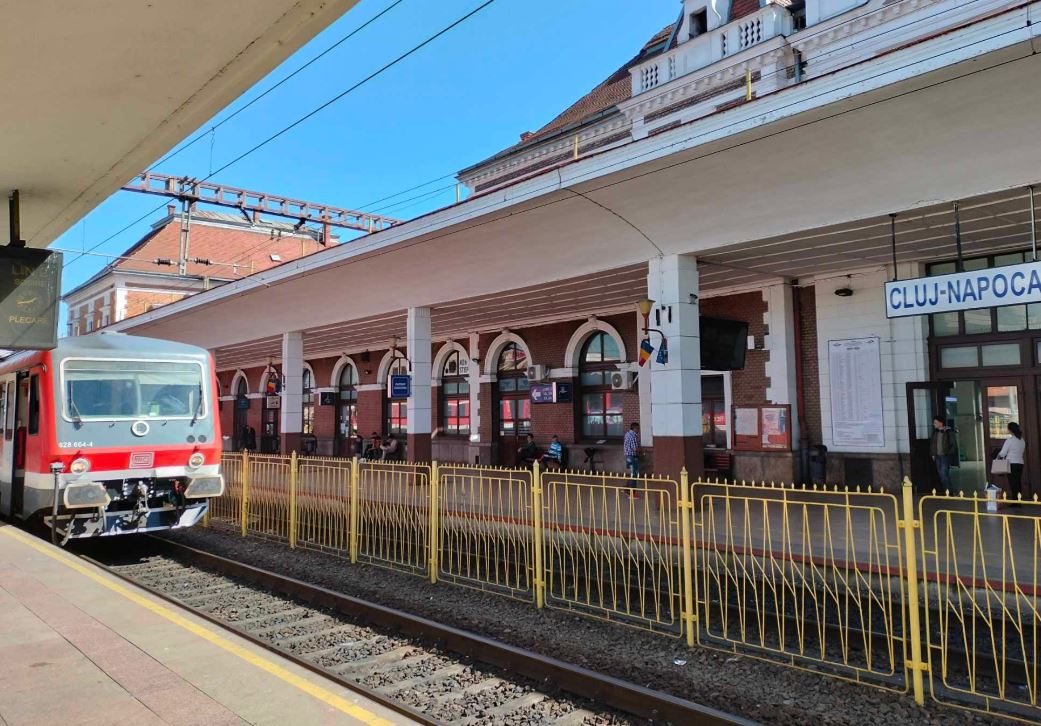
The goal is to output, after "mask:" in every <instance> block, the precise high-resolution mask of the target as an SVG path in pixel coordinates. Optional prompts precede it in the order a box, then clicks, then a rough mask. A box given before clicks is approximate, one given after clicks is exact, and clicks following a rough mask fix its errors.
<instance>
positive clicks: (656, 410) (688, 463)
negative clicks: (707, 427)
mask: <svg viewBox="0 0 1041 726" xmlns="http://www.w3.org/2000/svg"><path fill="white" fill-rule="evenodd" d="M698 291H699V286H698V267H697V261H696V260H695V258H694V257H692V256H690V255H666V256H664V257H660V258H655V259H652V260H651V262H650V265H649V270H648V275H647V292H648V297H650V298H651V299H652V300H654V301H655V305H654V309H653V310H652V311H651V316H650V321H649V322H650V327H651V328H657V329H659V330H661V331H662V333H664V335H665V337H666V338H667V339H668V345H669V358H668V362H667V363H665V364H664V365H662V364H659V363H657V362H655V358H656V355H655V356H652V358H651V360H650V361H649V362H648V364H647V365H649V366H650V368H651V423H652V426H653V431H654V456H655V468H656V469H658V470H660V471H662V473H665V474H669V475H673V476H675V475H677V474H678V471H679V468H680V467H681V466H685V467H686V468H687V469H688V471H691V472H693V473H695V474H700V473H701V471H702V469H703V467H704V460H703V459H702V449H703V443H702V433H703V429H702V421H701V337H700V314H699V305H698ZM659 316H660V319H659ZM651 342H652V343H653V344H655V346H656V347H657V346H658V345H660V342H661V339H660V336H658V335H657V334H654V333H652V334H651ZM645 367H646V366H645ZM659 463H660V466H659Z"/></svg>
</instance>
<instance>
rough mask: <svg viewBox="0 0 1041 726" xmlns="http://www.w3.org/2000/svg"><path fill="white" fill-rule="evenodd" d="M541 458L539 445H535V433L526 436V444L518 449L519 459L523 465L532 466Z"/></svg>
mask: <svg viewBox="0 0 1041 726" xmlns="http://www.w3.org/2000/svg"><path fill="white" fill-rule="evenodd" d="M538 458H539V447H538V446H536V445H535V436H534V434H528V435H527V436H526V437H525V443H524V446H522V447H520V448H519V449H517V460H518V461H519V462H520V464H521V465H522V466H531V465H532V464H534V463H535V461H536V460H537V459H538Z"/></svg>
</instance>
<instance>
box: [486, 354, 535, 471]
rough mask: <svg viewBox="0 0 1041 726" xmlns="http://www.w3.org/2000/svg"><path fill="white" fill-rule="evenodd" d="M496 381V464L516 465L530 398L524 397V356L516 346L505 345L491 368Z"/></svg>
mask: <svg viewBox="0 0 1041 726" xmlns="http://www.w3.org/2000/svg"><path fill="white" fill-rule="evenodd" d="M495 373H496V380H497V382H498V391H499V405H498V414H499V421H498V433H499V463H500V464H503V465H506V466H510V465H513V464H515V463H516V454H517V449H518V448H519V447H520V445H521V444H522V443H523V442H522V441H521V440H520V439H521V437H523V436H524V435H525V434H527V433H528V432H529V431H531V399H530V398H529V397H528V388H529V387H530V384H529V383H528V356H527V354H526V353H525V352H524V349H523V348H521V347H520V346H519V345H517V344H516V343H512V342H511V343H507V344H506V347H505V348H503V349H502V352H501V353H499V360H498V361H497V362H496V366H495Z"/></svg>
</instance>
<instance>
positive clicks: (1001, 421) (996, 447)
mask: <svg viewBox="0 0 1041 726" xmlns="http://www.w3.org/2000/svg"><path fill="white" fill-rule="evenodd" d="M983 387H984V389H983V392H984V398H983V400H984V404H985V406H986V431H985V436H986V455H987V461H988V462H990V461H991V460H992V459H993V458H994V457H995V456H997V454H998V452H999V451H1000V450H1001V447H1002V445H1003V444H1004V443H1005V439H1007V438H1008V435H1009V434H1008V425H1009V424H1010V423H1018V424H1021V425H1022V419H1021V416H1020V401H1021V400H1022V394H1023V390H1022V383H1021V381H1020V380H1019V379H1015V378H1011V379H990V380H986V381H984V382H983ZM988 467H989V463H988ZM988 471H989V468H988ZM1002 483H1003V482H1002Z"/></svg>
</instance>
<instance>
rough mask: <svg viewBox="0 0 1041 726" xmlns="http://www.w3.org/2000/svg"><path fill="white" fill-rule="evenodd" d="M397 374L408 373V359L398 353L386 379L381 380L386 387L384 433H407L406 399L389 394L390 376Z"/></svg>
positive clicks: (403, 374)
mask: <svg viewBox="0 0 1041 726" xmlns="http://www.w3.org/2000/svg"><path fill="white" fill-rule="evenodd" d="M397 375H402V376H405V375H408V361H407V360H405V357H404V356H403V355H401V354H400V353H398V354H397V356H396V357H395V358H394V360H393V361H392V362H391V364H390V369H389V370H388V371H387V380H385V381H384V382H383V383H384V385H386V387H387V418H386V421H387V426H386V428H387V430H386V431H385V432H384V433H388V434H407V433H408V399H406V398H391V396H390V377H391V376H397Z"/></svg>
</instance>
